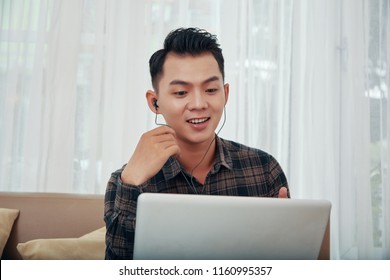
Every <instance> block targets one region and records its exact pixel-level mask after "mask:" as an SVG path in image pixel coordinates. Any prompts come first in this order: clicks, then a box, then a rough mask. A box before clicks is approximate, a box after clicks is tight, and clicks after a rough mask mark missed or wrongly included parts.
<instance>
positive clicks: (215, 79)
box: [169, 76, 219, 85]
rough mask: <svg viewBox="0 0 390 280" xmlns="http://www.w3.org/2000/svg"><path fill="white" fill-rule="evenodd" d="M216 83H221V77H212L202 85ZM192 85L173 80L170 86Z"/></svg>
mask: <svg viewBox="0 0 390 280" xmlns="http://www.w3.org/2000/svg"><path fill="white" fill-rule="evenodd" d="M214 81H219V77H218V76H211V77H210V78H208V79H206V80H204V81H203V82H202V84H208V83H210V82H214ZM188 84H190V82H186V81H183V80H172V81H171V82H170V83H169V85H188Z"/></svg>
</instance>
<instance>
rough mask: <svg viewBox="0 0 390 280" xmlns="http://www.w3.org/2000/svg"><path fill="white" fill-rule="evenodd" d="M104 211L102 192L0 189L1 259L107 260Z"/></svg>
mask: <svg viewBox="0 0 390 280" xmlns="http://www.w3.org/2000/svg"><path fill="white" fill-rule="evenodd" d="M103 210H104V196H103V195H87V194H64V193H23V192H21V193H17V192H0V224H1V226H0V256H1V259H3V260H6V259H63V260H65V259H93V260H94V259H104V251H105V241H104V237H105V226H104V221H103ZM1 253H2V254H1Z"/></svg>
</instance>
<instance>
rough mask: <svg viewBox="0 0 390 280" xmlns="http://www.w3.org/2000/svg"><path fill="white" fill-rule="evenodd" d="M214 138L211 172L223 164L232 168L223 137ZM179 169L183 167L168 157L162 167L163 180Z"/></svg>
mask: <svg viewBox="0 0 390 280" xmlns="http://www.w3.org/2000/svg"><path fill="white" fill-rule="evenodd" d="M215 140H216V143H217V145H216V154H215V163H214V166H213V167H212V168H211V174H214V173H217V172H218V171H219V170H220V168H221V166H224V167H226V168H227V169H233V163H232V158H231V155H230V152H229V150H228V149H227V148H226V145H225V143H224V141H223V139H221V138H219V137H218V136H216V137H215ZM181 170H183V167H182V166H181V164H180V163H179V161H178V160H177V159H176V158H174V157H170V158H169V159H168V160H167V162H166V163H165V164H164V166H163V168H162V171H163V174H164V178H165V180H170V179H172V178H174V177H176V176H177V174H179V173H180V171H181Z"/></svg>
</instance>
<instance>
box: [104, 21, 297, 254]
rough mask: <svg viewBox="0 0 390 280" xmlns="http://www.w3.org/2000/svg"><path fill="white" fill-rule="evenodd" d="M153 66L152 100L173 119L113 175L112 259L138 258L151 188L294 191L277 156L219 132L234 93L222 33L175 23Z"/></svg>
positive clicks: (108, 213) (109, 195)
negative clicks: (144, 200)
mask: <svg viewBox="0 0 390 280" xmlns="http://www.w3.org/2000/svg"><path fill="white" fill-rule="evenodd" d="M149 66H150V74H151V78H152V84H153V88H154V90H148V91H147V93H146V99H147V103H148V105H149V108H150V110H152V111H153V112H154V113H155V114H156V117H157V114H161V115H162V116H163V117H164V119H165V121H166V125H160V126H158V127H157V128H155V129H153V130H151V131H148V132H146V133H145V134H143V135H142V137H141V139H140V140H139V143H138V145H137V147H136V149H135V151H134V153H133V155H132V157H131V158H130V160H129V162H128V163H127V164H126V165H125V166H123V167H122V168H121V169H119V170H117V171H115V172H114V173H113V174H112V176H111V178H110V180H109V182H108V186H107V191H106V196H105V216H104V218H105V222H106V227H107V234H106V259H131V258H132V256H133V242H134V228H135V216H136V207H137V198H138V196H139V195H140V194H141V193H143V192H165V193H183V194H199V195H201V194H202V195H233V196H267V197H282V198H285V197H289V194H288V187H287V179H286V177H285V175H284V173H283V171H282V169H281V167H280V166H279V164H278V162H277V161H276V160H275V159H274V158H273V157H272V156H271V155H269V154H267V153H265V152H263V151H261V150H258V149H253V148H249V147H246V146H244V145H241V144H238V143H235V142H232V141H228V140H224V139H222V138H220V137H218V135H216V133H215V130H216V128H217V126H218V124H219V122H220V119H221V117H222V115H223V114H224V108H225V105H226V103H227V101H228V97H229V84H225V83H224V59H223V56H222V50H221V49H220V47H219V44H218V42H217V39H216V37H215V36H213V35H211V34H209V33H208V32H206V31H204V30H200V29H196V28H188V29H182V28H181V29H177V30H174V31H172V32H171V33H170V34H169V35H168V36H167V38H166V39H165V42H164V48H163V49H161V50H159V51H157V52H155V53H154V54H153V55H152V57H151V58H150V61H149ZM156 123H157V122H156ZM157 234H158V233H157Z"/></svg>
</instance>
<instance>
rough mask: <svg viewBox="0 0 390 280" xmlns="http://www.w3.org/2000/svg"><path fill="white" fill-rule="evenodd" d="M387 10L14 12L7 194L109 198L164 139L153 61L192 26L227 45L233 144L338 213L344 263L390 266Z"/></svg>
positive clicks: (256, 6)
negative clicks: (152, 99) (171, 36)
mask: <svg viewBox="0 0 390 280" xmlns="http://www.w3.org/2000/svg"><path fill="white" fill-rule="evenodd" d="M389 2H390V1H389V0H371V1H370V0H358V1H353V0H343V1H339V0H316V1H308V0H307V1H304V0H301V1H297V0H295V1H293V0H290V1H282V0H280V1H270V0H258V1H256V0H245V1H242V0H241V1H240V0H230V1H206V0H185V1H175V0H165V1H157V0H155V1H135V0H134V1H125V0H122V1H108V0H97V1H92V0H84V1H81V0H80V1H79V0H77V1H76V0H71V1H65V0H41V1H26V0H18V1H11V0H2V1H0V131H1V132H0V133H1V137H0V191H44V192H73V193H104V189H105V184H106V182H107V180H108V178H109V176H110V173H111V172H112V171H114V170H115V169H117V168H118V167H120V166H121V165H122V164H124V163H125V162H127V160H128V158H129V156H130V155H131V153H132V151H133V149H134V147H135V145H136V143H137V142H138V139H139V137H140V135H141V133H143V132H144V131H146V130H148V129H150V128H152V127H153V126H154V122H153V117H154V116H153V114H152V113H151V112H149V110H148V109H147V106H146V102H145V97H144V95H145V91H146V90H147V89H149V88H150V82H149V74H148V64H147V61H148V59H149V57H150V55H151V54H152V52H153V51H155V50H156V49H158V48H160V47H161V46H162V41H163V39H164V37H165V35H166V34H167V33H168V32H169V31H170V30H172V29H174V28H177V27H180V26H198V27H202V28H205V29H207V30H209V31H210V32H212V33H215V34H217V36H218V37H219V39H220V42H221V45H222V48H223V51H224V55H225V59H226V69H225V71H226V82H229V83H230V85H231V94H230V99H229V103H228V105H227V122H226V125H225V127H224V128H223V130H222V131H221V136H223V137H226V138H229V139H232V140H236V141H239V142H242V143H245V144H248V145H250V146H254V147H258V148H261V149H263V150H265V151H268V152H270V153H271V154H273V155H274V156H275V157H276V158H277V159H278V160H279V161H280V163H281V165H282V166H283V168H284V170H285V171H286V174H287V176H288V179H289V183H290V188H291V193H292V196H293V197H295V198H324V199H329V200H330V201H331V202H332V204H333V209H332V217H331V249H332V251H331V253H332V257H333V258H336V259H339V258H341V259H382V258H384V259H390V218H389V213H390V209H389V208H390V179H389V162H390V152H389V144H390V143H389V131H390V121H389V119H390V117H389V114H390V108H389V106H390V105H389V102H388V92H389V84H390V76H389V72H390V69H389V67H390V66H389V65H390V63H389V62H390V58H389V51H388V50H389V49H390V44H389V42H390V15H389V13H390V7H389V6H390V3H389Z"/></svg>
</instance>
